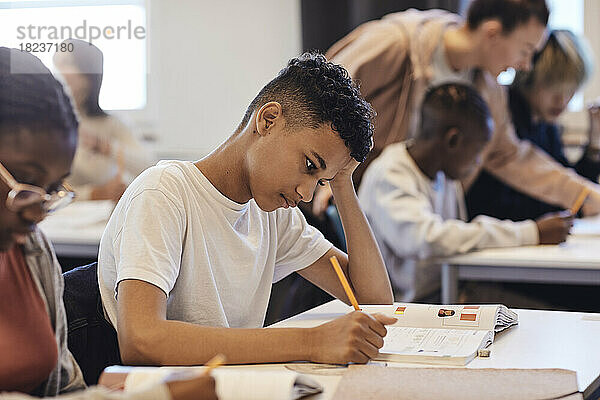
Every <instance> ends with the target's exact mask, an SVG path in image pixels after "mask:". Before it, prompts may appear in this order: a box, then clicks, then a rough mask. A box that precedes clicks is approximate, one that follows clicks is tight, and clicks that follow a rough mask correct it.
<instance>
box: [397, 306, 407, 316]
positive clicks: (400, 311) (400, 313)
mask: <svg viewBox="0 0 600 400" xmlns="http://www.w3.org/2000/svg"><path fill="white" fill-rule="evenodd" d="M405 310H406V307H397V308H396V311H394V315H404V311H405Z"/></svg>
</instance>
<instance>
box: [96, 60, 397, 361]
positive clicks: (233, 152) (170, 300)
mask: <svg viewBox="0 0 600 400" xmlns="http://www.w3.org/2000/svg"><path fill="white" fill-rule="evenodd" d="M372 119H373V110H372V108H371V106H370V105H369V104H368V103H367V102H366V101H365V100H364V99H363V98H362V97H361V96H360V92H359V90H358V88H357V86H356V85H355V84H354V83H353V82H352V80H351V78H350V77H349V75H348V73H347V72H346V70H345V69H344V68H342V67H341V66H338V65H335V64H333V63H330V62H327V61H326V59H325V57H323V56H322V55H319V54H309V53H307V54H304V55H302V56H301V57H299V58H294V59H292V60H291V61H290V62H289V63H288V65H287V67H285V68H284V69H283V70H282V71H281V72H280V73H279V74H278V75H277V77H275V78H274V79H273V80H272V81H271V82H269V83H268V84H267V85H266V86H265V87H264V88H263V89H262V90H261V91H260V92H259V94H258V95H257V96H256V98H255V99H254V100H253V101H252V102H251V104H250V106H249V107H248V110H247V112H246V114H245V116H244V118H243V120H242V122H241V123H240V125H239V127H238V129H237V130H236V131H235V132H234V134H233V135H232V136H231V137H229V139H227V140H226V141H225V142H224V143H223V144H222V145H221V146H219V147H218V148H217V149H215V150H214V151H213V152H212V153H211V154H209V155H208V156H206V157H205V158H203V159H201V160H200V161H197V162H195V163H192V162H181V161H167V162H160V163H159V164H158V165H157V166H155V167H152V168H150V169H148V170H147V171H145V172H144V173H142V174H141V175H140V176H139V177H138V178H137V179H136V180H135V181H134V182H133V183H132V185H131V186H130V187H129V188H128V189H127V191H126V192H125V194H124V196H123V198H122V199H121V200H120V201H119V203H118V205H117V207H116V209H115V211H114V213H113V215H112V217H111V219H110V221H109V223H108V226H107V228H106V231H105V232H104V235H103V237H102V242H101V244H100V254H99V271H98V275H99V284H100V291H101V295H102V300H103V303H104V307H105V310H106V313H107V316H108V319H109V320H110V322H111V323H112V324H113V326H115V327H116V329H117V332H118V336H119V344H120V351H121V356H122V359H123V362H124V363H126V364H148V363H150V364H161V365H189V364H199V363H203V362H205V361H206V360H208V359H209V358H210V357H211V356H212V355H213V354H214V353H215V352H220V353H224V354H225V355H226V357H227V360H228V362H230V363H234V364H239V363H260V362H285V361H292V360H308V361H313V362H327V363H348V362H359V363H364V362H367V361H368V360H369V359H371V358H373V357H375V356H376V355H377V353H378V349H379V348H381V346H382V345H383V337H384V336H385V334H386V329H385V327H384V325H386V324H390V323H393V322H394V321H395V320H394V319H393V318H387V317H384V316H381V315H375V316H369V315H366V314H363V313H361V312H354V313H351V314H348V315H346V316H343V317H341V318H338V319H336V320H334V321H332V322H329V323H326V324H323V325H320V326H318V327H315V328H308V329H260V328H261V327H262V325H263V321H264V317H265V312H266V308H267V303H268V300H269V294H270V290H271V284H272V283H273V282H275V281H278V280H280V279H282V278H283V277H285V276H286V275H288V274H290V273H292V272H294V271H297V272H298V273H299V274H300V275H302V276H303V277H304V278H306V279H308V280H309V281H311V282H313V283H315V284H316V285H318V286H320V287H321V288H323V289H324V290H326V291H328V292H329V293H331V294H332V295H334V296H336V297H338V298H340V299H342V300H344V301H346V302H348V300H347V298H346V295H345V294H344V291H343V288H342V286H341V284H340V283H339V281H338V278H337V276H336V275H335V272H334V270H333V269H332V267H331V265H330V262H329V258H330V257H331V256H337V258H338V259H339V260H340V263H341V265H342V268H343V270H344V272H345V274H346V276H348V278H349V281H350V283H351V285H352V286H353V289H354V291H355V293H356V297H357V299H358V301H359V302H361V303H372V304H373V303H377V304H383V303H388V304H389V303H391V302H392V299H393V297H392V290H391V286H390V282H389V279H388V276H387V272H386V269H385V266H384V263H383V260H382V258H381V254H380V252H379V249H378V247H377V244H376V242H375V240H374V237H373V234H372V232H371V229H370V227H369V225H368V223H367V220H366V218H365V216H364V214H363V213H362V211H361V210H360V207H359V205H358V199H357V196H356V194H355V191H354V188H353V184H352V172H353V171H354V170H355V168H356V167H357V166H358V165H359V163H360V162H362V161H363V160H364V159H365V158H366V156H367V154H368V152H369V150H370V147H371V143H372V135H373V122H372ZM324 182H330V184H331V187H332V189H333V193H334V196H335V198H336V200H337V203H338V208H339V212H340V216H341V219H342V222H343V225H344V228H345V231H346V235H347V244H348V250H349V251H348V255H346V254H345V253H343V252H342V251H340V250H339V249H337V248H335V247H333V246H332V245H331V244H330V243H329V242H328V241H327V240H326V239H324V237H323V236H322V235H321V233H320V232H318V231H317V230H316V229H315V228H313V227H311V226H310V225H308V224H307V223H306V220H305V219H304V217H303V215H302V213H301V212H300V211H298V209H297V208H296V206H297V205H298V203H300V202H301V201H304V202H307V201H310V200H311V199H312V196H313V192H314V189H315V187H316V185H317V184H323V183H324Z"/></svg>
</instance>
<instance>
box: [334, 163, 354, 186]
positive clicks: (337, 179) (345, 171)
mask: <svg viewBox="0 0 600 400" xmlns="http://www.w3.org/2000/svg"><path fill="white" fill-rule="evenodd" d="M359 165H360V162H358V161H356V160H355V159H354V158H352V157H350V160H348V162H347V163H346V165H344V166H343V167H342V169H340V170H339V171H338V173H337V174H335V176H334V177H333V179H332V180H331V184H332V185H336V184H339V183H346V180H348V179H350V181H352V174H353V173H354V171H355V170H356V168H357V167H358V166H359Z"/></svg>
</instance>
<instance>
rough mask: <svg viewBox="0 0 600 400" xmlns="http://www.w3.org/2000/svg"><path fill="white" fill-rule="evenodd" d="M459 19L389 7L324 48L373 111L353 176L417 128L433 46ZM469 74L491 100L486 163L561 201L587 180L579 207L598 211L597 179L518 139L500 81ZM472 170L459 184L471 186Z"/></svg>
mask: <svg viewBox="0 0 600 400" xmlns="http://www.w3.org/2000/svg"><path fill="white" fill-rule="evenodd" d="M461 23H462V20H461V19H460V17H459V16H458V15H455V14H451V13H448V12H446V11H442V10H429V11H417V10H408V11H405V12H400V13H395V14H389V15H387V16H385V17H384V18H382V19H381V20H375V21H370V22H367V23H365V24H363V25H361V26H359V27H358V28H356V29H355V30H354V31H352V32H351V33H349V34H348V35H347V36H346V37H344V38H343V39H341V40H340V41H339V42H337V43H336V44H335V45H334V46H333V47H332V48H331V49H330V50H329V52H328V53H327V57H328V58H329V59H330V60H331V61H333V62H336V63H339V64H342V65H343V66H345V67H346V68H347V69H348V71H349V72H350V74H351V76H352V77H353V78H354V79H356V80H358V81H359V83H360V87H361V93H362V94H363V95H364V96H365V98H366V99H367V101H369V102H370V103H371V104H372V105H373V107H374V108H375V110H376V111H377V118H376V120H375V147H374V149H373V151H372V154H371V155H370V156H369V158H368V159H367V162H365V163H363V164H364V165H361V167H359V169H358V171H357V174H356V175H355V178H356V180H357V181H358V180H360V178H361V176H362V173H363V172H364V169H365V168H366V166H367V165H368V163H369V162H370V161H371V160H373V159H374V158H375V157H376V156H377V155H379V154H380V153H381V151H382V150H383V148H385V147H386V146H387V145H389V144H391V143H396V142H399V141H402V140H405V139H407V138H409V137H411V136H412V134H413V133H414V132H415V127H416V126H417V123H418V116H419V112H418V110H419V105H420V103H421V101H422V98H423V96H424V94H425V91H426V90H427V88H428V86H429V82H430V80H431V75H432V58H433V54H434V52H435V49H436V47H437V46H438V45H439V43H440V41H441V40H442V35H443V33H444V31H445V30H446V29H447V28H448V27H451V26H456V25H457V24H461ZM474 76H475V77H474V82H473V83H474V85H475V86H476V87H477V88H478V89H479V91H480V93H481V95H482V97H484V99H486V101H487V102H488V104H489V107H490V110H491V112H492V116H493V118H494V123H495V131H494V134H493V137H492V140H491V141H490V143H489V145H488V146H487V148H486V150H485V152H484V162H483V168H485V169H486V170H487V171H489V172H490V173H492V174H493V175H495V176H496V177H497V178H498V179H500V180H502V181H503V182H505V183H506V184H508V185H510V186H512V187H514V188H515V189H517V190H519V191H522V192H524V193H526V194H528V195H530V196H533V197H535V198H538V199H540V200H543V201H545V202H547V203H553V204H559V205H561V206H563V207H565V208H569V207H571V206H572V205H573V203H574V202H575V199H576V198H577V196H578V195H579V193H580V192H581V190H582V189H583V188H584V187H586V186H587V187H590V188H591V189H592V193H591V194H590V196H589V197H588V200H587V201H586V202H585V204H584V207H583V211H584V213H585V214H597V213H599V212H600V186H599V185H596V184H593V183H591V182H589V181H587V180H585V179H583V178H582V177H580V176H578V175H577V174H576V173H574V172H573V171H572V170H570V169H567V168H564V167H563V166H561V165H560V164H558V163H557V162H556V161H554V160H553V159H551V158H550V157H549V156H548V155H547V154H546V153H544V152H543V151H542V150H540V149H538V148H537V147H535V146H534V145H532V144H531V143H530V142H527V141H521V140H519V139H518V138H517V136H516V135H515V132H514V128H513V126H512V122H511V119H510V115H509V110H508V106H507V99H506V92H505V90H504V88H502V87H501V86H499V85H498V84H497V82H496V80H495V78H494V77H492V76H491V75H490V74H489V73H487V72H483V71H477V73H476V74H474ZM478 172H479V171H477V173H478ZM477 173H476V174H477ZM476 174H475V175H474V176H472V177H470V178H469V179H467V180H466V181H465V182H463V185H464V186H465V187H468V186H469V185H470V183H472V182H473V180H474V178H475V177H476Z"/></svg>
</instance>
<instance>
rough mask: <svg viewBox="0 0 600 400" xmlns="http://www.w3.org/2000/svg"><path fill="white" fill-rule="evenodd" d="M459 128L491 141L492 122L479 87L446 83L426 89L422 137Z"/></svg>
mask: <svg viewBox="0 0 600 400" xmlns="http://www.w3.org/2000/svg"><path fill="white" fill-rule="evenodd" d="M451 128H457V129H458V130H460V131H461V132H462V133H463V134H464V135H469V137H472V138H477V139H481V140H485V141H488V140H489V139H490V137H491V134H492V128H493V122H492V116H491V114H490V110H489V108H488V105H487V103H486V102H485V100H484V99H483V98H482V97H481V96H480V95H479V92H477V89H475V88H474V87H473V86H471V85H466V84H462V83H446V84H443V85H439V86H434V87H432V88H431V89H429V90H428V91H427V93H426V94H425V98H424V99H423V103H422V105H421V119H420V126H419V130H418V132H417V138H419V139H432V138H436V137H439V136H440V135H444V134H445V133H446V132H448V130H450V129H451Z"/></svg>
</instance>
